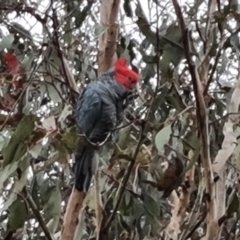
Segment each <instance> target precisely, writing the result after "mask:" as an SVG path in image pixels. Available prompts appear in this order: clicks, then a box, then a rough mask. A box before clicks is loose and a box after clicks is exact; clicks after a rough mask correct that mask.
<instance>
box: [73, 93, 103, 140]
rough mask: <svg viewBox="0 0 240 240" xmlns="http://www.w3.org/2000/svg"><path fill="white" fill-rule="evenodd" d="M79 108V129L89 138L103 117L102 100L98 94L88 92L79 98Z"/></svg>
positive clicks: (77, 117) (77, 118)
mask: <svg viewBox="0 0 240 240" xmlns="http://www.w3.org/2000/svg"><path fill="white" fill-rule="evenodd" d="M77 106H78V108H77V113H76V120H77V125H78V128H80V129H79V130H80V131H82V132H84V133H85V134H86V135H87V136H89V135H90V134H91V131H92V130H93V128H94V126H95V125H96V123H97V121H98V119H99V116H100V115H101V108H102V101H101V98H100V97H99V95H98V93H96V92H93V91H88V90H86V91H84V93H83V95H82V96H81V97H80V98H79V100H78V103H77Z"/></svg>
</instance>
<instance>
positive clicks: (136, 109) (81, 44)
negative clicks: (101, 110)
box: [0, 0, 240, 240]
mask: <svg viewBox="0 0 240 240" xmlns="http://www.w3.org/2000/svg"><path fill="white" fill-rule="evenodd" d="M44 2H46V1H35V0H33V1H16V0H4V1H1V4H0V23H1V24H0V59H1V64H0V65H1V66H0V125H1V133H0V151H1V156H2V160H1V161H0V166H1V168H0V187H1V194H0V195H1V208H0V213H1V226H0V235H1V236H5V237H9V236H10V237H11V239H13V240H14V239H17V238H15V237H16V236H15V235H17V237H18V239H25V238H26V239H31V240H35V239H37V240H39V239H43V238H44V237H43V235H44V233H43V231H42V226H41V225H40V224H35V223H36V222H39V216H37V215H36V214H34V211H32V209H31V207H30V205H29V204H28V203H27V200H26V199H25V197H26V196H25V194H24V192H25V190H26V191H27V192H29V194H30V196H31V198H32V199H33V201H34V202H35V204H36V206H37V211H38V212H39V213H40V217H41V218H42V221H43V223H44V224H45V225H46V228H47V229H49V231H50V233H51V234H52V235H53V236H54V235H55V234H56V235H55V237H56V239H57V236H58V234H59V232H60V231H61V224H62V218H63V214H64V212H65V206H66V203H67V200H68V197H69V195H70V193H71V189H72V185H73V171H72V160H73V154H74V152H75V149H76V147H77V143H78V133H77V128H76V123H75V116H74V114H75V107H76V99H77V96H78V93H76V89H74V86H73V84H72V81H73V82H76V83H77V85H78V87H79V89H80V92H81V91H82V89H83V87H84V86H85V85H86V84H88V83H89V82H90V81H93V80H95V79H96V77H97V75H98V66H97V59H98V56H97V54H98V43H99V41H98V39H99V37H101V36H102V35H103V34H105V33H106V29H107V28H106V27H107V26H104V25H103V24H102V23H101V22H100V11H99V9H100V4H101V3H100V2H101V1H92V0H91V1H90V0H83V1H82V0H76V1H63V0H60V1H52V2H49V4H47V5H46V3H44ZM179 2H182V6H181V10H182V11H183V13H184V22H185V24H186V26H187V28H188V32H187V33H186V34H188V36H189V39H190V44H189V45H190V53H189V54H190V56H191V58H192V60H193V63H194V65H195V67H196V68H195V70H196V71H197V72H198V73H200V74H199V75H200V82H201V83H203V88H204V87H206V85H207V80H209V79H210V80H211V83H210V87H209V90H208V91H207V94H205V95H204V101H205V103H206V106H207V111H208V112H207V114H208V129H209V136H208V137H209V143H208V146H209V151H210V158H211V161H212V162H213V161H214V159H215V157H216V155H217V153H218V151H219V150H220V149H221V146H222V143H223V140H224V139H225V134H224V133H223V131H224V129H225V128H224V124H225V123H226V122H227V121H228V120H229V119H232V118H234V119H235V117H236V116H237V117H238V113H228V114H227V112H228V111H229V109H230V107H231V106H232V104H233V101H232V94H233V91H234V89H235V88H234V86H235V85H234V84H235V82H236V79H237V75H238V72H239V66H238V63H239V51H240V42H239V6H240V4H239V2H238V1H229V2H228V3H226V4H222V2H221V4H217V5H219V6H216V8H214V11H213V12H212V13H211V14H212V16H211V17H210V18H209V16H208V14H209V9H210V8H209V6H208V2H211V1H206V0H199V1H191V0H186V1H179ZM122 4H123V6H122V7H121V21H120V22H119V36H118V39H117V41H116V52H117V55H118V56H124V57H125V58H126V59H127V60H128V61H129V63H130V65H131V67H132V68H133V69H134V70H136V71H138V72H139V74H140V76H141V82H140V93H141V99H140V98H136V99H135V100H134V104H133V105H131V106H129V108H128V109H127V111H126V118H125V120H124V123H123V125H126V124H129V123H130V122H133V123H132V124H131V125H128V126H127V127H125V128H123V129H121V130H120V131H119V132H117V133H116V136H115V135H114V137H113V138H114V140H115V143H114V144H107V145H105V146H104V148H103V149H102V151H101V154H100V155H101V158H100V179H99V185H100V193H101V195H102V202H103V208H104V214H103V217H104V221H105V220H107V219H108V218H109V216H110V215H111V213H112V210H113V209H114V208H115V205H116V203H117V201H118V199H119V189H120V187H121V186H122V183H123V178H124V177H125V176H126V172H127V171H128V168H129V164H130V161H132V157H133V156H134V153H135V149H136V147H137V146H138V144H139V133H140V128H141V126H142V123H140V121H138V120H139V119H145V120H146V123H145V128H144V131H143V138H144V139H143V141H142V143H141V145H140V148H139V152H138V154H137V156H136V159H135V164H134V166H133V169H132V171H131V172H130V177H129V179H128V182H127V185H126V189H125V191H124V194H123V198H122V201H121V202H120V204H119V208H118V211H117V213H116V216H115V218H114V220H113V222H112V223H111V226H110V228H109V231H108V235H109V239H123V240H124V239H139V240H140V239H143V240H153V239H168V237H167V233H166V229H167V226H168V224H169V222H171V221H172V220H177V221H179V224H180V230H179V236H178V238H176V239H182V240H183V239H191V240H193V239H202V238H203V236H204V235H205V234H206V229H207V225H206V224H205V222H204V220H202V222H199V221H200V220H199V219H202V216H204V214H205V207H206V206H207V204H208V202H207V196H208V195H207V191H206V181H205V172H206V171H205V169H204V168H203V161H202V159H203V156H202V147H203V143H202V138H201V137H202V136H201V134H200V133H199V131H198V129H199V127H200V128H202V125H201V126H200V125H199V124H198V123H199V115H198V114H197V111H196V107H197V108H198V107H199V106H198V105H196V100H197V98H196V96H195V93H194V91H193V89H194V86H193V84H192V77H191V76H190V74H189V66H188V64H187V62H186V58H185V53H186V50H185V49H184V47H185V45H184V43H185V42H184V38H183V36H182V33H181V30H180V28H179V21H178V19H177V17H176V13H175V12H174V8H173V4H172V1H167V0H164V1H159V0H149V1H132V0H124V1H122ZM24 19H26V21H25V20H24ZM208 19H211V21H210V22H209V23H208V22H207V21H208ZM208 24H210V25H209V27H210V29H211V31H210V32H209V35H208V36H206V26H208ZM105 41H108V39H105ZM6 52H11V53H13V54H14V55H15V56H16V57H17V59H18V60H19V62H20V65H21V70H20V72H19V73H18V76H15V77H16V78H15V79H13V78H12V76H9V73H8V70H7V68H6V63H4V61H3V60H2V57H3V54H4V53H6ZM203 60H205V61H203ZM208 61H209V62H208ZM64 63H67V64H64ZM206 63H207V64H206ZM208 63H209V64H208ZM205 64H206V65H205ZM68 70H69V71H68ZM69 72H70V74H69ZM15 80H17V83H19V84H20V85H21V86H20V87H15V85H14V83H15V82H14V81H15ZM203 90H204V89H203ZM201 91H202V90H201ZM198 97H199V96H198ZM230 117H231V118H230ZM238 122H239V121H238V118H237V120H236V121H235V123H234V124H233V128H234V134H235V135H236V136H237V140H236V148H235V149H234V151H233V153H232V155H231V157H230V158H229V159H228V161H227V163H226V164H225V166H224V167H225V170H224V171H225V172H224V174H225V175H224V176H223V179H224V180H225V181H226V187H225V189H224V190H223V195H224V194H226V195H227V194H228V193H230V195H229V196H227V197H226V199H225V200H226V201H222V202H221V204H220V205H221V206H224V207H226V211H225V214H223V215H224V216H220V217H219V218H221V219H225V218H226V220H225V222H224V223H223V224H224V226H223V229H224V231H223V232H222V239H229V240H230V239H239V238H240V233H239V232H240V231H239V226H238V216H239V213H240V212H239V188H238V175H239V169H240V161H239V157H240V154H239V153H240V147H239V144H240V140H239V139H238V138H239V137H238V135H239V127H238ZM235 135H234V136H235ZM174 157H178V158H179V159H180V161H181V163H182V165H183V172H181V173H179V174H178V175H177V176H176V172H177V173H178V170H179V169H175V168H174V169H173V170H174V171H171V174H172V173H173V177H176V178H177V179H178V180H179V181H180V180H181V179H182V178H184V176H185V174H186V173H188V170H191V169H193V168H194V171H193V173H192V174H193V176H194V177H193V179H191V176H188V177H187V178H185V180H184V181H182V182H181V184H177V186H179V187H177V188H176V187H174V188H176V189H175V190H174V191H175V192H176V193H177V195H176V198H178V197H179V196H181V197H182V196H183V194H186V195H184V196H187V197H188V198H187V202H188V203H187V206H186V209H184V208H181V209H184V210H183V211H185V212H184V214H183V215H182V216H180V215H181V211H178V213H179V217H178V218H175V219H174V211H172V210H173V208H174V207H176V206H177V205H178V203H175V202H174V203H173V202H171V201H172V198H171V197H172V196H170V197H169V199H165V198H164V196H163V195H164V194H163V191H159V188H160V187H159V182H160V183H161V179H162V176H164V173H165V172H166V171H165V167H164V165H165V164H166V163H168V164H169V163H170V164H171V163H174V162H173V159H174ZM170 166H175V165H174V164H173V165H170ZM176 168H177V167H176ZM167 169H169V168H167ZM170 170H171V168H170ZM174 174H175V175H174ZM167 177H168V178H167V179H170V180H171V176H170V177H169V176H167ZM217 179H218V177H217V176H215V175H214V181H217ZM220 179H221V178H220ZM221 180H222V179H221ZM212 184H213V187H214V189H215V186H216V185H215V184H216V182H213V183H212ZM174 186H175V185H174ZM171 187H172V186H170V188H171ZM171 189H172V188H171ZM225 190H226V191H225ZM188 193H189V195H187V194H188ZM205 193H206V197H205ZM179 199H180V202H181V203H182V202H184V201H182V200H186V199H185V198H178V200H179ZM167 200H168V201H167ZM95 210H96V187H95V184H94V186H93V187H92V188H91V190H90V192H89V193H88V195H87V198H86V207H85V209H84V211H83V214H82V216H81V219H80V223H81V226H80V227H79V228H78V233H77V237H78V238H79V239H90V238H93V237H95V229H96V214H95ZM175 210H176V209H175ZM174 226H176V225H174ZM194 229H195V230H194ZM193 230H194V231H193ZM176 231H177V230H176ZM24 233H27V235H28V236H27V237H26V234H25V236H24ZM14 234H15V235H14ZM188 235H189V236H188ZM186 236H188V238H186ZM169 238H170V237H169ZM8 239H10V238H8Z"/></svg>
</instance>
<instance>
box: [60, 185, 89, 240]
mask: <svg viewBox="0 0 240 240" xmlns="http://www.w3.org/2000/svg"><path fill="white" fill-rule="evenodd" d="M85 197H86V193H84V192H79V191H77V190H75V189H73V191H72V193H71V196H70V198H69V200H68V205H67V209H66V213H65V215H64V219H63V226H62V230H61V237H60V240H73V238H74V234H75V230H76V228H77V225H78V216H79V213H80V211H81V208H82V206H83V201H84V199H85Z"/></svg>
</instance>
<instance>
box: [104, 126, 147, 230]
mask: <svg viewBox="0 0 240 240" xmlns="http://www.w3.org/2000/svg"><path fill="white" fill-rule="evenodd" d="M145 124H146V122H142V128H141V132H140V136H139V141H138V144H137V147H136V150H135V153H134V156H133V158H132V161H131V162H130V164H129V167H128V170H127V173H126V176H125V178H124V180H123V184H122V186H121V188H120V191H119V195H118V200H117V203H116V205H115V207H114V209H113V212H112V214H111V215H110V217H109V218H108V220H107V222H106V224H105V226H104V227H103V229H102V230H101V231H102V232H104V231H107V229H108V228H109V227H110V225H111V223H112V221H113V219H114V217H115V215H116V213H117V210H118V207H119V204H120V203H121V200H122V197H123V194H124V191H125V188H126V186H127V182H128V179H129V177H130V174H131V172H132V169H133V166H134V164H135V161H136V158H137V155H138V152H139V149H140V147H141V144H142V141H143V138H144V135H143V131H144V128H145Z"/></svg>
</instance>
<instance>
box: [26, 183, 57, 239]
mask: <svg viewBox="0 0 240 240" xmlns="http://www.w3.org/2000/svg"><path fill="white" fill-rule="evenodd" d="M23 192H24V195H25V199H26V201H27V203H28V204H29V206H30V208H31V209H32V211H33V214H34V216H35V217H36V219H37V220H38V222H39V224H40V226H41V228H42V230H43V232H44V234H45V236H46V239H47V240H53V238H52V236H51V233H50V232H49V229H48V228H47V226H46V224H45V222H44V220H43V218H42V216H41V214H40V212H39V210H38V208H37V206H36V204H35V202H34V200H33V199H32V197H31V195H30V194H29V192H28V191H27V189H26V187H24V189H23Z"/></svg>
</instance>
